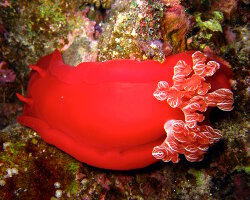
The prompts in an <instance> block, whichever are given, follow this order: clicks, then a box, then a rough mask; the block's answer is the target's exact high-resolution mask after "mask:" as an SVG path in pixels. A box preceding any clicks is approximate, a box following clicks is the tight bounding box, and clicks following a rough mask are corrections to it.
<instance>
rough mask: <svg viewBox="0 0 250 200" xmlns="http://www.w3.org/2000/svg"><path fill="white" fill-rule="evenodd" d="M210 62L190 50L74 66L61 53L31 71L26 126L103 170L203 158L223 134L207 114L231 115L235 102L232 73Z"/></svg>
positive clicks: (23, 118) (25, 99)
mask: <svg viewBox="0 0 250 200" xmlns="http://www.w3.org/2000/svg"><path fill="white" fill-rule="evenodd" d="M206 59H207V58H206V56H205V55H204V54H203V53H201V52H193V51H192V52H191V51H190V52H185V53H179V54H176V55H172V56H169V57H167V58H166V60H165V62H164V63H159V62H157V61H152V60H148V61H141V62H140V61H135V60H111V61H106V62H83V63H80V64H79V65H78V66H76V67H73V66H69V65H66V64H64V63H63V60H62V57H61V54H60V52H59V51H58V50H55V51H54V53H52V54H50V55H47V56H44V57H42V58H40V60H39V61H38V62H37V64H36V65H32V66H30V68H31V69H32V71H31V73H30V77H29V82H28V88H27V94H26V97H23V96H21V95H20V94H17V96H18V98H19V99H20V100H21V101H22V102H23V103H24V108H23V113H22V115H21V116H19V117H18V122H19V123H20V124H22V125H25V126H28V127H30V128H32V129H34V130H35V131H37V132H38V133H39V135H40V136H41V137H42V139H43V140H45V141H46V142H47V143H49V144H52V145H55V146H56V147H58V148H59V149H61V150H63V151H65V152H67V153H68V154H70V155H71V156H73V157H75V158H76V159H78V160H79V161H82V162H85V163H87V164H89V165H92V166H96V167H100V168H105V169H114V170H130V169H136V168H142V167H145V166H148V165H150V164H152V163H155V162H157V161H158V159H162V160H163V161H170V160H171V161H172V162H178V161H179V159H178V155H179V154H184V155H185V157H186V158H187V160H189V161H199V160H201V159H202V158H203V154H204V152H206V150H207V149H208V147H209V145H211V144H212V143H214V142H216V141H217V140H218V139H219V138H220V137H221V133H220V132H219V131H218V130H216V129H213V128H212V127H211V126H210V123H209V120H208V119H206V120H205V119H204V118H205V117H204V115H203V114H202V113H203V112H205V113H206V114H208V112H209V111H206V110H207V107H214V106H217V107H218V108H220V109H222V110H226V111H228V110H231V109H232V104H233V95H232V92H231V91H230V90H229V89H230V83H229V79H230V78H231V70H230V69H229V68H228V67H226V66H223V65H222V66H220V65H219V63H217V62H215V61H209V58H208V62H207V63H206ZM191 66H193V67H191ZM215 72H216V73H215ZM157 84H158V88H157V90H156V91H155V89H156V87H157ZM155 97H156V98H157V99H158V100H160V101H158V100H157V99H156V98H155ZM165 101H167V102H165ZM206 116H207V115H206ZM164 124H165V125H164ZM165 131H166V132H165ZM166 133H167V134H166Z"/></svg>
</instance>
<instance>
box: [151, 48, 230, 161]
mask: <svg viewBox="0 0 250 200" xmlns="http://www.w3.org/2000/svg"><path fill="white" fill-rule="evenodd" d="M206 60H207V57H206V55H205V54H203V53H201V52H200V51H197V52H195V53H193V55H192V61H193V67H191V66H190V65H188V64H186V62H185V61H183V60H180V61H178V63H177V64H176V65H175V67H174V76H173V86H172V87H169V84H168V83H167V82H166V81H160V82H159V83H158V87H157V89H156V91H155V92H154V96H155V97H156V98H157V99H158V100H160V101H167V103H168V104H169V105H170V106H171V107H172V108H176V109H181V110H182V111H183V114H184V116H185V120H184V121H183V120H178V119H171V120H168V121H167V122H166V123H165V125H164V129H165V131H166V133H167V137H166V139H165V141H164V142H163V143H162V144H161V145H159V146H156V147H154V149H153V152H152V155H153V156H154V157H155V158H156V159H162V160H163V161H164V162H169V161H172V162H173V163H177V162H179V154H184V155H185V157H186V159H187V160H188V161H190V162H196V161H201V160H202V159H203V155H204V153H205V152H206V151H207V150H208V147H209V146H210V145H211V144H213V143H215V142H217V141H218V140H219V139H220V138H221V137H222V133H221V132H220V131H219V130H217V129H213V128H212V127H211V126H208V125H204V124H201V125H199V123H202V122H203V121H204V120H205V116H204V114H202V113H204V112H206V111H207V108H208V107H215V106H217V107H218V108H219V109H221V110H223V111H231V110H232V109H233V106H232V105H233V101H234V99H233V93H232V92H231V90H229V89H227V88H220V89H217V90H215V91H213V92H211V93H208V91H209V90H210V89H211V84H210V83H208V82H206V78H205V77H209V76H213V75H214V73H215V72H216V71H217V70H218V69H219V68H220V64H219V63H217V62H215V61H209V62H207V63H206Z"/></svg>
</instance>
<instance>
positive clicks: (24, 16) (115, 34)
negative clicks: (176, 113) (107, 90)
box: [0, 0, 250, 199]
mask: <svg viewBox="0 0 250 200" xmlns="http://www.w3.org/2000/svg"><path fill="white" fill-rule="evenodd" d="M85 2H87V1H85ZM88 2H89V1H88ZM92 2H94V1H92ZM95 2H97V1H95ZM98 2H104V1H98ZM106 2H108V1H106ZM109 2H110V1H109ZM83 4H84V5H83ZM178 6H179V7H178ZM180 6H182V7H180ZM104 7H106V6H104V4H103V6H101V7H100V9H98V8H97V7H95V6H89V4H85V3H83V1H78V0H77V1H68V0H63V1H53V2H52V1H49V0H39V1H27V0H17V1H10V0H3V1H1V2H0V61H1V62H3V61H5V62H6V63H7V65H6V66H8V69H10V70H12V71H14V73H15V74H16V79H15V81H14V82H11V83H6V86H5V89H6V93H5V95H3V94H4V93H2V92H1V116H0V127H1V131H0V141H1V145H0V196H1V197H3V198H4V199H29V198H32V197H33V198H35V199H39V198H40V199H41V198H43V199H57V198H60V199H105V198H106V199H154V198H158V199H165V198H169V199H247V198H248V197H249V196H250V194H249V191H250V190H249V173H250V172H249V154H248V153H249V152H248V150H247V146H249V136H248V134H249V123H248V121H249V87H250V85H249V69H248V66H249V19H250V15H249V1H248V0H230V1H225V0H219V1H215V0H202V1H199V0H185V1H178V0H162V1H156V0H152V1H146V0H135V1H132V0H126V1H121V0H116V1H115V2H114V3H113V4H112V5H111V7H110V10H105V9H103V8H104ZM108 7H109V6H107V7H106V8H108ZM177 8H179V10H178V9H177ZM168 10H169V11H171V10H173V13H172V12H170V13H168ZM177 11H178V12H179V13H180V15H181V17H180V19H181V21H180V23H183V26H182V27H181V26H179V25H178V23H177V24H175V23H173V25H174V26H173V27H177V28H176V29H175V28H172V29H171V27H169V26H170V25H169V24H167V21H165V23H164V16H168V14H169V15H170V17H171V16H174V17H175V18H178V17H179V16H178V14H177V13H178V12H177ZM214 11H216V12H217V13H219V15H220V16H221V14H223V19H222V18H219V19H220V20H217V18H216V16H215V15H214ZM98 13H99V14H98ZM87 17H88V18H87ZM170 17H169V18H170ZM175 18H173V22H175ZM93 19H94V20H95V21H93ZM211 21H212V22H215V24H216V25H217V26H216V27H210V26H209V23H210V22H211ZM187 23H188V25H187ZM204 23H205V24H206V23H208V25H206V26H205V24H204ZM162 24H165V25H166V27H168V28H169V30H168V28H166V27H162V26H163V25H162ZM210 24H211V23H210ZM80 27H84V30H81V29H80V30H81V31H83V32H81V31H80V32H77V31H76V35H74V30H75V29H79V28H80ZM93 28H94V30H93ZM182 28H183V29H182ZM210 28H211V29H213V30H214V29H215V28H217V31H212V30H210ZM163 30H164V31H165V32H163ZM170 30H173V31H170ZM220 30H222V32H221V31H220ZM85 31H86V32H85ZM84 32H85V33H86V35H85V36H86V37H81V36H80V35H81V33H84ZM175 32H176V33H177V35H178V34H179V36H177V35H176V36H177V37H175V38H176V39H177V40H173V41H171V39H172V37H171V36H172V35H174V33H175ZM78 33H79V34H78ZM93 33H94V34H95V36H94V39H93V38H92V36H91V37H90V35H92V34H93ZM164 33H165V34H164ZM166 33H167V34H166ZM168 33H169V34H168ZM180 33H183V34H186V36H182V35H180ZM209 34H212V35H211V36H210V37H209V38H208V39H207V38H205V37H204V36H207V35H209ZM73 35H74V37H71V36H73ZM83 35H84V34H83ZM200 35H201V36H202V37H200ZM179 37H181V38H179ZM72 38H73V39H72ZM164 38H165V39H164ZM71 39H72V40H71ZM70 40H71V43H70V44H71V45H73V46H71V47H72V48H71V47H70V46H65V45H67V44H68V43H69V41H70ZM75 41H78V42H80V44H81V46H79V45H77V44H78V42H75ZM175 41H176V42H175ZM183 41H184V42H183ZM183 43H184V44H185V45H183ZM56 47H57V48H59V49H61V48H63V47H68V49H67V50H69V51H70V52H72V53H68V55H67V58H66V54H67V53H66V51H67V50H65V60H67V62H72V64H74V65H75V64H77V63H78V62H80V61H81V60H82V58H83V57H84V59H85V58H86V59H89V60H96V59H98V60H99V61H102V60H108V59H118V58H132V59H136V58H138V59H140V60H144V59H155V60H160V61H163V60H164V58H165V55H166V54H169V53H172V52H178V51H179V50H180V51H182V50H186V49H196V50H206V49H207V47H209V48H210V50H211V51H212V52H213V53H216V54H217V55H220V56H222V57H223V58H224V59H226V60H227V61H228V62H229V63H230V64H231V68H232V70H233V73H234V76H233V80H232V86H233V93H234V98H235V102H234V107H235V108H234V110H233V111H231V112H230V113H226V112H220V111H219V110H218V109H214V110H213V111H212V112H211V115H210V121H211V122H212V124H213V125H214V127H215V128H217V129H219V130H221V132H222V133H223V137H222V140H221V141H219V142H218V143H217V144H215V145H214V146H213V147H211V148H209V151H208V153H207V154H206V155H205V157H204V160H203V161H201V162H200V163H191V164H190V163H188V162H186V161H185V159H182V157H183V156H180V158H181V159H180V162H179V163H177V164H172V163H157V164H155V165H153V166H150V167H149V168H146V169H141V170H136V171H129V172H116V171H106V170H101V169H96V168H93V167H90V166H87V165H85V164H81V163H79V162H77V161H76V160H74V159H73V158H71V157H70V156H68V155H67V154H65V153H63V152H61V151H59V150H58V149H56V148H55V147H52V146H49V145H47V144H45V143H44V142H43V141H42V140H41V139H40V137H39V136H38V135H37V134H36V133H35V132H34V131H32V130H30V129H27V128H25V127H22V126H20V125H17V124H16V120H15V117H16V115H17V114H18V113H19V112H20V109H21V108H20V105H18V104H17V99H15V97H14V93H15V92H16V91H19V92H21V93H24V91H23V88H24V86H25V85H26V83H27V78H28V73H29V70H28V68H27V66H28V65H29V64H33V63H35V62H36V61H37V59H38V58H39V57H40V56H42V55H44V54H45V53H47V52H50V51H51V50H53V49H54V48H56ZM184 47H185V48H184ZM75 48H79V49H80V50H79V54H78V55H77V56H76V58H73V57H72V58H73V59H72V60H71V56H74V55H75V54H76V52H77V50H76V49H75ZM175 48H176V49H177V50H175ZM89 50H90V52H89ZM82 53H83V54H84V55H83V56H82V57H80V55H81V54H82ZM97 54H98V55H97ZM77 57H78V58H77ZM75 59H77V61H75ZM4 96H5V97H6V98H5V101H6V102H5V103H4V104H3V97H4ZM8 124H9V126H8V127H6V126H7V125H8ZM4 127H6V128H5V129H3V128H4Z"/></svg>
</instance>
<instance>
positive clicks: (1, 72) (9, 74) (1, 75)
mask: <svg viewBox="0 0 250 200" xmlns="http://www.w3.org/2000/svg"><path fill="white" fill-rule="evenodd" d="M5 64H6V63H5V62H4V61H2V62H0V84H1V85H5V84H6V83H11V82H13V81H14V80H15V78H16V75H15V73H14V72H13V71H12V70H11V69H2V66H4V65H5Z"/></svg>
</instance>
